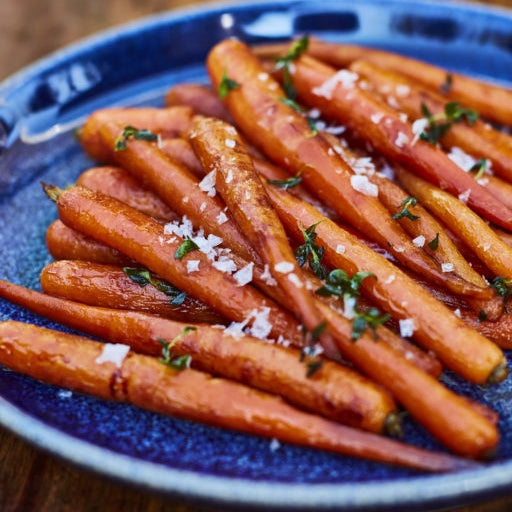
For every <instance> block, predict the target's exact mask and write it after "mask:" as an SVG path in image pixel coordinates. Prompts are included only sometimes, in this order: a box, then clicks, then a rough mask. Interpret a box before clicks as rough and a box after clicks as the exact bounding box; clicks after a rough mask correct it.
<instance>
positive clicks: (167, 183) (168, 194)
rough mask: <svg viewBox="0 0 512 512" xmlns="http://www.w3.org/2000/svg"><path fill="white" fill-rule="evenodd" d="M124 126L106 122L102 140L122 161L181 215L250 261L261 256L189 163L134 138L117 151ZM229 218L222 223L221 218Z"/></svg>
mask: <svg viewBox="0 0 512 512" xmlns="http://www.w3.org/2000/svg"><path fill="white" fill-rule="evenodd" d="M121 130H122V128H121V127H120V126H119V125H118V124H115V123H106V124H104V125H103V126H102V127H101V129H100V132H101V140H102V141H103V144H104V146H105V147H106V148H110V151H111V152H112V155H113V158H115V160H116V162H117V163H118V165H120V166H121V167H123V168H124V169H126V170H127V171H129V172H130V173H131V174H133V175H134V176H136V177H137V178H138V179H140V180H142V182H143V183H144V184H145V185H146V186H148V187H149V188H151V189H152V190H153V191H154V192H155V193H157V194H158V195H159V196H160V197H161V198H162V200H163V201H164V202H165V203H166V204H167V205H169V206H170V207H171V208H172V209H173V210H175V211H176V212H177V213H178V214H180V215H186V216H187V217H188V218H189V219H190V220H191V221H192V223H193V224H194V226H195V227H196V229H198V228H199V227H202V228H203V229H204V230H205V232H206V233H207V234H210V233H213V234H215V235H217V236H220V237H221V238H223V240H224V242H225V244H226V245H227V246H229V247H231V248H233V250H235V252H237V253H238V254H240V255H241V256H242V257H244V258H245V259H247V260H249V261H258V260H259V257H258V255H257V254H256V252H255V251H254V250H253V249H252V247H251V245H250V244H249V243H248V242H247V240H246V239H245V237H244V236H243V235H242V234H241V232H240V230H239V229H238V227H237V226H236V223H235V222H234V221H233V219H232V216H231V213H230V212H229V211H224V210H225V204H224V203H223V202H222V200H220V199H219V198H218V196H216V197H209V196H208V195H207V193H205V192H203V191H202V190H200V188H199V187H198V183H199V180H198V179H197V177H196V176H194V175H193V174H192V173H191V172H190V171H189V170H188V169H187V168H186V167H184V166H183V165H181V164H179V163H177V162H175V161H173V160H171V159H170V158H169V157H168V156H167V155H165V153H164V152H163V151H161V150H159V148H158V147H157V145H156V144H154V143H151V142H147V141H141V140H130V141H129V142H128V143H127V148H126V150H124V151H117V152H113V148H114V145H115V140H116V138H117V137H118V135H119V133H120V131H121ZM222 216H225V217H227V219H228V220H227V221H226V222H224V223H222V224H219V220H218V219H219V218H220V217H222Z"/></svg>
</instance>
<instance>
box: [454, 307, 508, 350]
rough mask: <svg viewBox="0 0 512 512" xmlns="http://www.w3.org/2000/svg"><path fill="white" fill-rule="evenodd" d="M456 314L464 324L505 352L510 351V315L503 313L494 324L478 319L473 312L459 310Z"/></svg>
mask: <svg viewBox="0 0 512 512" xmlns="http://www.w3.org/2000/svg"><path fill="white" fill-rule="evenodd" d="M458 314H460V317H461V318H462V320H464V322H465V323H466V324H468V325H469V326H470V327H472V328H473V329H475V331H478V332H480V333H481V334H483V335H484V336H486V337H487V338H489V339H490V340H492V341H494V343H496V345H498V346H499V347H501V348H503V349H506V350H511V349H512V314H510V313H505V314H503V315H501V316H500V318H499V319H498V320H497V321H494V322H491V321H489V320H487V319H486V320H482V319H481V318H480V319H479V318H478V316H477V315H475V313H474V312H473V311H470V310H468V309H460V310H459V311H458Z"/></svg>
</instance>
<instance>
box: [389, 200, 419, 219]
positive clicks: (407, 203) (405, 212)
mask: <svg viewBox="0 0 512 512" xmlns="http://www.w3.org/2000/svg"><path fill="white" fill-rule="evenodd" d="M417 204H418V200H417V199H416V198H415V197H406V198H405V199H404V200H403V201H402V202H401V203H400V205H399V206H398V208H400V207H401V208H402V210H401V211H399V212H398V213H395V215H393V217H391V218H392V219H395V220H398V219H403V218H407V219H409V220H418V219H419V217H418V216H417V215H413V214H412V213H411V212H410V211H409V207H413V206H416V205H417Z"/></svg>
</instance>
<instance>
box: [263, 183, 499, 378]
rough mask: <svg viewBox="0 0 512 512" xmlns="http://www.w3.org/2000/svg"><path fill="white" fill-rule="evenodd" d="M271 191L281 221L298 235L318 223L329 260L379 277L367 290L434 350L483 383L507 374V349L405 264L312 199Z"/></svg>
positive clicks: (368, 283) (367, 282)
mask: <svg viewBox="0 0 512 512" xmlns="http://www.w3.org/2000/svg"><path fill="white" fill-rule="evenodd" d="M267 193H268V195H269V197H270V199H271V201H272V204H273V205H274V208H275V209H276V211H277V213H278V215H279V217H280V218H281V222H283V224H284V225H285V226H286V228H287V230H289V231H290V233H293V235H294V236H295V237H296V238H300V237H301V236H302V233H301V229H302V226H311V225H313V224H317V228H316V234H317V244H318V245H322V246H323V247H324V249H325V255H324V257H325V259H326V262H327V263H329V264H330V265H331V266H332V267H333V268H342V269H344V270H345V271H346V272H347V273H348V274H349V275H353V274H354V273H355V272H358V271H369V272H372V273H373V274H374V275H375V276H376V278H375V279H366V280H364V281H363V283H362V290H363V291H364V292H365V293H367V294H369V296H370V297H371V298H372V300H373V301H375V302H376V303H377V304H379V305H380V306H381V307H382V308H383V309H384V310H385V311H388V312H389V313H391V314H392V316H393V317H394V318H396V319H401V320H405V319H411V320H412V321H413V323H414V327H415V330H414V333H413V336H414V339H415V340H416V341H418V343H420V344H421V345H422V346H423V347H425V348H427V349H429V350H433V351H434V353H435V354H436V355H437V356H438V357H439V359H440V360H441V361H442V362H443V363H444V364H445V365H446V366H447V367H448V368H451V369H452V370H453V371H455V372H457V373H459V374H460V375H461V376H463V377H464V378H465V379H467V380H469V381H472V382H478V383H483V382H486V381H500V380H503V379H504V378H505V377H506V374H507V370H506V361H505V359H504V356H503V353H502V352H501V350H500V349H499V348H498V347H496V345H495V344H494V343H492V342H490V341H489V340H487V339H486V338H484V337H483V336H481V335H480V334H478V333H477V332H475V331H473V330H472V329H469V328H468V327H467V326H466V325H465V324H464V323H463V322H462V321H461V320H460V319H459V318H457V317H456V316H455V315H453V313H452V312H451V311H449V310H448V309H447V308H446V307H445V306H443V305H442V304H441V303H440V302H438V301H437V300H435V299H434V298H433V297H432V296H431V295H430V294H429V293H428V292H426V291H425V290H424V289H423V288H422V287H421V286H420V285H418V284H417V283H415V282H414V281H413V280H412V279H410V278H409V277H407V276H406V275H405V274H404V273H403V272H402V271H401V270H400V269H398V268H397V267H396V266H394V265H393V264H392V263H390V262H389V261H387V260H386V259H385V258H383V257H382V256H380V255H379V254H377V253H375V252H374V251H372V250H370V249H368V248H367V247H366V246H365V245H363V244H362V243H361V242H359V241H358V240H357V239H356V238H355V237H354V236H352V235H350V234H349V233H348V232H346V231H345V230H343V229H342V228H340V227H339V226H338V225H336V224H335V223H333V222H332V221H330V220H329V219H327V218H326V217H325V216H323V215H322V214H321V213H320V212H319V211H318V210H316V209H315V208H313V207H311V206H310V205H308V204H307V203H304V202H303V201H300V200H299V199H297V198H296V197H294V196H292V195H291V194H287V193H286V192H285V191H283V190H281V189H279V188H277V187H267ZM433 318H435V319H436V321H435V322H433V321H432V319H433Z"/></svg>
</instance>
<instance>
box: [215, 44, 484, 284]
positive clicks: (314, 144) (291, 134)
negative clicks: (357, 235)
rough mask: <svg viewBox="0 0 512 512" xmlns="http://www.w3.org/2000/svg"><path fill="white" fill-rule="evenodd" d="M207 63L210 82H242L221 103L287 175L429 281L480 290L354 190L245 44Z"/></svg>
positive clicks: (226, 48) (219, 51) (224, 47)
mask: <svg viewBox="0 0 512 512" xmlns="http://www.w3.org/2000/svg"><path fill="white" fill-rule="evenodd" d="M207 67H208V72H209V74H210V78H211V80H212V82H213V85H214V86H215V87H218V86H219V83H220V82H221V80H222V77H223V76H225V75H226V76H228V77H229V78H230V79H232V80H234V81H235V82H237V83H238V84H241V85H240V86H239V87H237V88H235V89H233V90H232V91H231V92H229V94H228V95H227V97H226V99H225V101H226V104H227V106H228V108H229V110H230V112H231V115H232V116H233V118H234V119H235V121H236V122H237V125H238V126H239V128H240V129H241V130H242V131H243V132H244V133H245V135H246V136H247V138H249V139H250V140H251V141H253V142H254V143H255V145H257V146H259V147H260V148H261V149H262V150H263V152H264V153H265V154H266V155H267V156H268V157H269V158H270V159H271V160H274V161H275V162H277V163H279V165H281V166H282V167H283V168H286V169H287V170H288V171H289V172H290V173H291V174H292V175H296V174H297V173H299V172H300V173H301V177H302V179H303V183H305V184H306V185H307V186H308V187H309V188H310V189H311V190H312V191H313V192H314V193H315V194H317V195H318V197H320V198H321V199H322V200H323V201H324V202H325V203H327V204H328V205H329V206H331V207H332V208H333V209H335V210H336V211H337V213H338V214H339V215H340V216H341V217H342V218H344V219H345V220H346V221H347V222H348V223H349V224H352V225H353V226H355V227H356V228H357V229H359V230H360V231H361V232H363V233H365V234H366V235H367V236H368V237H369V238H372V239H374V240H375V241H377V242H378V243H379V244H380V245H381V246H382V247H385V248H387V249H389V251H390V252H391V253H392V254H393V255H394V256H395V258H396V259H397V260H399V261H400V262H402V263H403V264H404V265H406V266H408V267H409V268H412V269H414V270H415V271H417V272H418V273H420V274H423V275H428V276H430V278H431V279H432V280H433V281H434V282H437V283H447V285H448V286H451V287H452V288H453V289H454V291H455V290H458V291H459V292H460V293H470V294H473V293H477V294H478V293H479V290H478V289H475V288H476V287H474V286H473V285H470V284H466V283H465V282H464V281H462V280H460V279H457V278H456V279H453V277H454V276H450V278H449V280H447V279H446V276H443V275H442V272H440V270H439V269H438V267H437V265H436V263H435V262H434V261H433V260H432V259H431V258H429V257H428V255H426V254H425V253H424V252H423V251H421V250H420V249H418V248H416V247H414V245H413V244H412V243H411V241H410V239H409V237H408V236H407V234H406V233H405V232H404V231H403V229H402V228H401V227H400V225H399V224H398V223H397V222H394V221H393V220H392V219H390V218H389V215H388V213H387V210H386V209H385V208H384V206H383V205H382V204H381V203H380V202H379V201H378V199H377V198H376V197H372V195H368V194H374V189H373V188H370V189H369V188H368V187H366V188H365V187H363V191H364V193H363V192H361V191H358V190H356V188H358V185H357V183H358V182H359V181H360V180H357V177H355V176H354V173H353V171H352V169H351V168H350V167H349V166H348V165H347V164H346V163H345V162H344V161H343V160H342V159H341V158H340V157H339V155H338V154H337V153H336V151H335V150H334V149H333V148H332V146H331V145H330V144H328V143H327V142H326V141H325V139H324V138H322V137H318V136H313V135H314V133H312V131H311V128H310V126H309V125H308V122H307V120H306V119H305V118H304V117H303V116H302V115H301V114H299V113H298V112H296V111H295V110H294V109H293V108H292V107H290V106H289V105H287V104H285V103H284V102H283V100H285V99H286V98H285V96H284V93H283V92H282V91H281V89H280V87H279V86H278V84H277V82H275V81H274V80H273V79H272V78H271V77H270V76H269V75H268V74H266V73H265V70H264V68H263V67H262V65H261V64H260V62H259V61H258V60H257V58H256V57H255V56H254V55H253V54H252V53H251V51H250V50H249V48H248V47H247V46H246V45H244V44H243V43H242V42H240V41H237V40H234V39H230V40H226V41H223V42H221V43H219V44H217V45H216V46H215V47H214V48H213V49H212V50H211V52H210V54H209V56H208V60H207ZM262 76H263V77H265V80H262ZM354 178H356V180H354ZM363 178H364V177H363ZM363 181H364V182H365V183H366V181H365V180H364V179H363ZM354 183H356V184H355V185H354ZM354 186H355V187H356V188H354ZM370 187H371V185H370ZM304 227H306V228H307V227H308V226H304ZM452 279H453V280H452Z"/></svg>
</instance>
